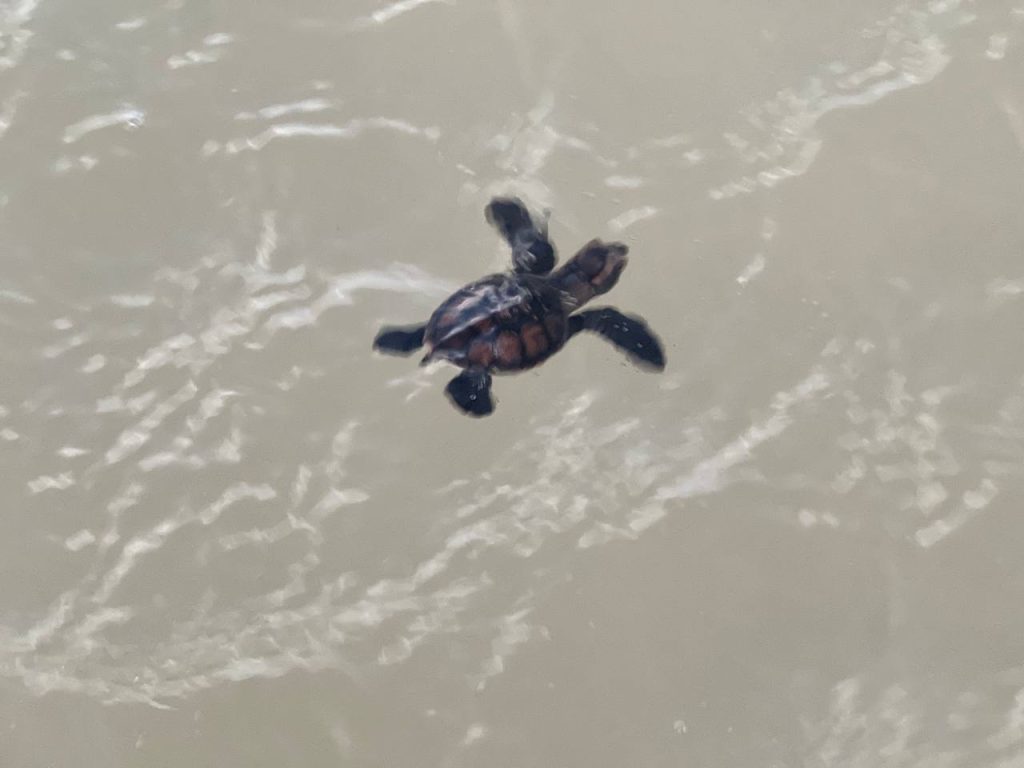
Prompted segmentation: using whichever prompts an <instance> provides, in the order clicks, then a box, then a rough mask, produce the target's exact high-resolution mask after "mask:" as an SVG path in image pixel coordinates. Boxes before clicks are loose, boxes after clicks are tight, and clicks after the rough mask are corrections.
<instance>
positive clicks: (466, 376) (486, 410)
mask: <svg viewBox="0 0 1024 768" xmlns="http://www.w3.org/2000/svg"><path fill="white" fill-rule="evenodd" d="M444 391H445V394H446V395H448V399H449V400H451V401H452V405H454V406H455V407H456V408H458V409H459V410H460V411H462V412H463V413H464V414H466V415H467V416H476V417H480V416H487V415H488V414H490V413H493V412H494V400H493V399H492V398H491V375H490V374H489V373H487V371H484V370H480V369H475V368H474V369H469V370H466V371H463V372H462V373H460V374H459V375H458V376H456V377H455V378H454V379H452V380H451V381H449V382H448V386H447V387H445V390H444Z"/></svg>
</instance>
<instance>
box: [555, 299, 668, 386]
mask: <svg viewBox="0 0 1024 768" xmlns="http://www.w3.org/2000/svg"><path fill="white" fill-rule="evenodd" d="M580 331H593V332H594V333H596V334H598V335H600V336H602V337H604V338H605V339H607V340H608V341H610V342H611V343H612V344H614V345H615V346H616V347H618V348H619V349H620V350H622V351H623V352H624V353H625V354H626V356H627V357H628V358H629V359H630V360H631V361H633V363H634V364H635V365H637V366H638V367H640V368H646V369H648V370H655V371H661V370H664V368H665V352H664V351H663V350H662V347H661V342H660V341H659V340H658V337H657V336H655V335H654V332H653V331H652V330H651V329H650V328H649V327H648V325H647V323H645V322H644V321H643V320H642V319H641V318H639V317H637V316H636V315H624V314H622V313H621V312H619V310H617V309H615V308H614V307H600V308H598V309H589V310H587V311H585V312H579V313H577V314H575V315H572V316H570V317H569V336H570V337H572V336H575V335H576V334H577V333H579V332H580Z"/></svg>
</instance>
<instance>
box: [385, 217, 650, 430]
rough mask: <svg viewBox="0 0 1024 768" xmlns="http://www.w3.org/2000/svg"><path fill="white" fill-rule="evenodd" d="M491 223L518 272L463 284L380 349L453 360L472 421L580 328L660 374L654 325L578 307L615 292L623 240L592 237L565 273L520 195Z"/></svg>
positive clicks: (451, 389) (453, 386) (455, 391)
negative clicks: (514, 377)
mask: <svg viewBox="0 0 1024 768" xmlns="http://www.w3.org/2000/svg"><path fill="white" fill-rule="evenodd" d="M485 213H486V217H487V221H488V222H490V223H491V224H492V225H493V226H494V227H495V229H497V230H498V232H499V233H500V234H501V236H502V237H503V238H504V240H505V242H507V243H508V244H509V246H510V247H511V248H512V270H511V271H510V272H504V273H499V274H494V275H488V276H487V277H484V278H481V279H480V280H477V281H475V282H472V283H469V284H468V285H466V286H464V287H463V288H460V289H459V290H458V291H456V292H455V293H453V294H452V295H451V296H449V297H448V298H447V299H445V301H444V302H442V303H441V305H440V306H439V307H438V308H437V309H436V310H435V311H434V313H433V315H431V316H430V319H429V320H428V321H427V322H426V323H421V324H419V325H410V326H404V327H385V328H382V329H381V330H380V332H379V333H378V334H377V336H376V338H375V339H374V341H373V348H374V349H376V350H378V351H380V352H385V353H388V354H397V355H410V354H412V353H413V352H415V351H416V350H418V349H420V348H425V349H426V354H425V355H424V356H423V359H422V361H421V364H426V363H429V362H432V361H434V360H445V361H447V362H449V363H452V364H453V365H456V366H458V367H460V368H463V369H464V370H463V371H462V373H460V374H459V375H458V376H456V377H455V378H454V379H452V380H451V381H450V382H448V385H447V387H445V394H446V395H447V396H448V398H449V400H451V402H452V404H453V405H454V406H455V407H456V408H458V409H459V410H460V411H462V412H463V413H465V414H467V415H469V416H487V415H488V414H490V413H492V412H493V411H494V398H493V397H492V395H491V374H492V373H499V374H500V373H516V372H519V371H524V370H527V369H529V368H533V367H534V366H537V365H540V364H541V363H542V362H544V361H545V360H547V359H548V358H549V357H551V355H553V354H554V353H555V352H557V351H558V350H560V349H561V348H562V347H563V346H565V343H566V342H567V341H568V340H569V339H571V338H572V337H573V336H575V335H576V334H578V333H579V332H580V331H590V332H592V333H596V334H597V335H599V336H601V337H602V338H604V339H606V340H607V341H609V342H611V343H612V344H613V345H614V346H616V347H618V348H619V349H620V350H621V351H622V352H624V353H625V354H626V356H627V357H628V358H629V359H630V360H631V361H632V362H633V363H634V364H635V365H637V366H638V367H640V368H642V369H646V370H652V371H661V370H663V369H664V368H665V353H664V350H663V349H662V345H661V342H660V341H659V340H658V337H657V336H656V335H655V334H654V332H653V331H652V330H651V329H650V328H649V327H648V325H647V323H646V322H644V320H643V319H642V318H641V317H638V316H637V315H627V314H624V313H622V312H620V311H619V310H617V309H615V308H614V307H607V306H606V307H597V308H594V309H588V310H582V311H580V308H581V307H582V306H583V305H584V304H586V303H587V302H588V301H590V300H591V299H592V298H594V297H595V296H599V295H601V294H603V293H607V292H608V291H610V290H611V289H612V288H613V287H614V286H615V284H616V283H617V282H618V280H619V276H620V275H621V274H622V271H623V269H625V267H626V264H627V263H628V261H629V260H628V258H627V254H628V253H629V248H628V247H627V246H626V245H624V244H622V243H605V242H602V241H601V240H596V239H595V240H591V241H590V242H589V243H587V244H586V245H584V246H583V247H582V248H581V249H580V250H579V252H577V253H576V255H575V256H573V257H572V258H571V259H569V260H568V261H567V262H566V263H565V264H564V265H562V266H561V267H560V268H558V269H557V270H555V271H553V272H552V270H554V267H555V265H556V263H557V256H556V251H555V247H554V245H553V244H552V243H551V241H550V240H549V239H548V235H547V223H546V221H545V222H543V223H540V224H538V223H537V221H536V220H535V219H534V218H533V217H532V216H531V215H530V213H529V211H528V210H527V208H526V206H525V205H523V203H522V201H521V200H519V199H518V198H513V197H503V198H495V199H493V200H491V202H490V203H489V204H488V205H487V208H486V211H485Z"/></svg>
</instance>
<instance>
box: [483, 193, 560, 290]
mask: <svg viewBox="0 0 1024 768" xmlns="http://www.w3.org/2000/svg"><path fill="white" fill-rule="evenodd" d="M484 214H485V215H486V216H487V221H488V222H490V224H491V225H492V226H493V227H494V228H495V229H497V230H498V232H499V233H500V234H501V236H502V237H503V238H504V239H505V242H507V243H508V244H509V245H510V246H511V247H512V264H513V267H514V268H515V271H516V272H519V273H524V272H525V273H529V274H533V275H546V274H547V273H548V272H550V271H551V270H552V269H554V267H555V261H556V257H555V247H554V246H553V245H552V244H551V241H550V240H548V228H547V222H546V221H545V222H543V223H541V224H540V225H538V224H537V223H536V222H535V221H534V220H533V218H532V217H531V216H530V212H529V211H528V210H527V209H526V206H525V205H523V201H522V200H520V199H519V198H517V197H496V198H494V199H493V200H491V202H489V203H488V204H487V208H486V209H485V210H484Z"/></svg>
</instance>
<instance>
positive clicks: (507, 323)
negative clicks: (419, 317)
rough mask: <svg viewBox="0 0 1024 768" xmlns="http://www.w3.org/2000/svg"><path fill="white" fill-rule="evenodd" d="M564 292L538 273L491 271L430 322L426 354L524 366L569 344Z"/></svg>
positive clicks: (496, 366)
mask: <svg viewBox="0 0 1024 768" xmlns="http://www.w3.org/2000/svg"><path fill="white" fill-rule="evenodd" d="M567 326H568V324H567V322H566V313H565V310H564V309H563V307H562V298H561V292H560V291H559V290H558V289H557V288H556V287H555V286H554V285H552V283H551V281H550V280H549V279H547V278H544V277H538V276H536V275H516V274H501V275H490V276H489V277H485V278H483V279H482V280H477V281H476V282H475V283H470V284H469V285H467V286H465V287H464V288H461V289H460V290H458V291H456V292H455V293H454V294H452V295H451V296H450V297H449V298H448V299H447V300H445V302H444V303H443V304H441V306H439V307H438V308H437V310H436V311H435V312H434V314H433V315H432V316H431V317H430V320H429V321H428V322H427V328H426V333H425V336H424V341H425V343H426V345H427V349H428V352H427V356H426V357H425V358H424V360H438V359H441V360H447V361H448V362H450V363H454V364H455V365H458V366H462V367H463V368H470V367H480V368H486V369H489V370H495V371H520V370H524V369H526V368H532V367H533V366H535V365H538V364H540V363H542V362H543V361H544V360H546V359H547V358H549V357H550V356H551V355H553V354H554V353H555V352H557V351H558V350H559V349H561V348H562V345H563V344H565V339H566V331H567Z"/></svg>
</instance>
